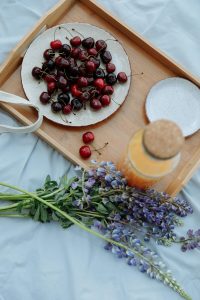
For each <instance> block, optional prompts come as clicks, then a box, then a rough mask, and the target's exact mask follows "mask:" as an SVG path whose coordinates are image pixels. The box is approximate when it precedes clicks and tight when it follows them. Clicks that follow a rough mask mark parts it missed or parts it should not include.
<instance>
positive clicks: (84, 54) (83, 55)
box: [78, 50, 88, 61]
mask: <svg viewBox="0 0 200 300" xmlns="http://www.w3.org/2000/svg"><path fill="white" fill-rule="evenodd" d="M87 58H88V53H87V51H86V50H81V52H80V53H79V56H78V59H79V60H80V61H85V60H87Z"/></svg>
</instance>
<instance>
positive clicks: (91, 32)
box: [21, 23, 131, 126]
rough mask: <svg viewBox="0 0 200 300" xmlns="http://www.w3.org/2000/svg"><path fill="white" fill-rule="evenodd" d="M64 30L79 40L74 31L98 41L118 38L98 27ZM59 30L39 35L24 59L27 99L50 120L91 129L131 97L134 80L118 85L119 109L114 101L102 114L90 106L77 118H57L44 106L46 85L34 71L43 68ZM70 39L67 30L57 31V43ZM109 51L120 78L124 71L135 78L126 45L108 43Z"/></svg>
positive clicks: (81, 25)
mask: <svg viewBox="0 0 200 300" xmlns="http://www.w3.org/2000/svg"><path fill="white" fill-rule="evenodd" d="M59 26H61V27H65V28H67V29H68V30H70V32H71V33H72V34H73V35H74V36H76V35H78V34H77V33H75V32H74V31H73V30H72V28H74V29H75V30H77V31H78V32H80V33H81V34H82V35H83V36H84V37H89V36H91V37H93V38H94V39H95V40H98V39H103V40H107V39H112V40H115V38H114V37H113V36H112V35H111V34H110V33H108V32H106V31H105V30H103V29H101V28H98V27H96V26H93V25H90V24H86V23H66V24H62V25H59ZM59 26H55V27H53V28H50V29H48V30H46V31H45V32H44V33H42V34H41V35H39V36H38V37H37V38H36V39H35V40H34V41H33V42H32V44H31V45H30V47H29V48H28V50H27V52H26V54H25V56H24V59H23V63H22V70H21V77H22V85H23V88H24V91H25V93H26V96H27V98H28V99H29V101H30V102H32V103H34V104H37V105H38V106H39V107H40V109H41V111H42V114H43V115H44V116H45V117H47V118H48V119H50V120H52V121H54V122H56V123H59V124H63V125H67V126H87V125H91V124H95V123H98V122H100V121H102V120H104V119H106V118H108V117H109V116H110V115H111V114H113V113H114V112H115V111H116V110H117V109H118V108H119V105H121V104H122V103H123V102H124V100H125V98H126V96H127V94H128V90H129V87H130V77H128V81H127V82H126V83H124V84H116V85H115V86H114V91H115V92H114V94H113V95H112V97H113V99H114V100H115V101H116V102H117V103H118V104H119V105H117V104H116V103H115V102H114V101H112V102H111V104H110V105H109V106H107V107H105V108H102V109H101V110H99V111H94V110H92V109H91V108H90V107H89V105H88V106H87V109H86V110H84V109H82V110H81V111H79V112H77V113H76V115H73V114H72V113H71V114H70V115H67V116H65V115H63V117H62V118H63V119H64V120H63V119H62V118H61V116H60V115H59V114H55V113H53V112H52V111H51V106H50V105H43V104H41V103H40V101H39V96H40V94H41V93H42V92H43V91H46V90H47V88H46V83H45V82H43V81H42V82H41V83H40V84H38V81H37V80H35V79H34V78H33V77H32V75H31V71H32V69H33V67H35V66H38V67H41V65H42V62H43V61H44V59H43V52H44V50H45V49H48V48H50V42H51V41H52V40H54V32H55V28H56V27H59ZM66 35H67V36H68V37H69V38H71V37H70V35H69V34H68V33H67V32H66V30H64V29H60V30H57V31H56V39H60V40H61V41H62V42H63V43H68V41H67V40H66ZM107 44H108V47H107V49H108V50H109V51H110V52H111V54H112V62H113V63H114V64H115V65H116V71H115V73H116V74H117V73H118V72H120V71H124V72H125V73H126V74H127V75H130V74H131V68H130V63H129V59H128V56H127V54H126V52H125V50H124V49H123V47H122V45H121V44H120V43H119V42H118V41H117V42H116V41H107ZM103 68H105V65H103ZM66 117H67V120H68V121H69V122H71V123H66V121H65V118H66Z"/></svg>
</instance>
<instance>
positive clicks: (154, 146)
mask: <svg viewBox="0 0 200 300" xmlns="http://www.w3.org/2000/svg"><path fill="white" fill-rule="evenodd" d="M183 143H184V138H183V134H182V131H181V130H180V128H179V127H178V126H177V125H176V124H175V123H174V122H172V121H168V120H158V121H155V122H152V123H150V124H149V125H147V127H146V128H145V130H144V136H143V144H144V146H145V148H146V150H147V151H148V152H149V153H150V154H151V155H153V156H155V157H157V158H161V159H167V158H170V157H173V156H175V155H176V154H178V153H179V152H180V150H181V147H182V146H183Z"/></svg>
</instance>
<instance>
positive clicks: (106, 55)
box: [100, 50, 112, 64]
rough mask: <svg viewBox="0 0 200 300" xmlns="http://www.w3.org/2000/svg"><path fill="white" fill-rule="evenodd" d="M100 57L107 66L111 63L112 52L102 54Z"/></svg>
mask: <svg viewBox="0 0 200 300" xmlns="http://www.w3.org/2000/svg"><path fill="white" fill-rule="evenodd" d="M100 57H101V59H102V61H103V62H104V63H105V64H107V63H109V62H110V61H111V60H112V55H111V53H110V51H107V50H106V51H104V52H102V53H101V54H100Z"/></svg>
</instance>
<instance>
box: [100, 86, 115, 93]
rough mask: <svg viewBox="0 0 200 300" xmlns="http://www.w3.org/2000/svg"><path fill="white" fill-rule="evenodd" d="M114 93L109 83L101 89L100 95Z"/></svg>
mask: <svg viewBox="0 0 200 300" xmlns="http://www.w3.org/2000/svg"><path fill="white" fill-rule="evenodd" d="M113 93H114V89H113V87H112V86H111V85H106V86H104V88H103V89H102V90H101V94H102V95H112V94H113Z"/></svg>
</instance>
